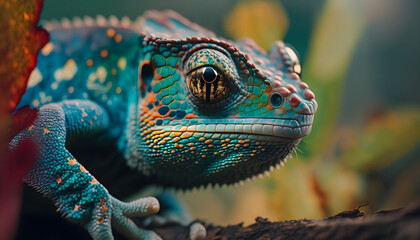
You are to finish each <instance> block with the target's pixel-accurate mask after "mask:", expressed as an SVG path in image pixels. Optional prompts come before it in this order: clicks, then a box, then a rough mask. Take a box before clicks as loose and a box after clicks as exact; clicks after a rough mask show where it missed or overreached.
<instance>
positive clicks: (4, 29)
mask: <svg viewBox="0 0 420 240" xmlns="http://www.w3.org/2000/svg"><path fill="white" fill-rule="evenodd" d="M41 6H42V1H41V0H38V1H27V0H15V1H1V2H0V30H1V33H2V41H0V54H1V56H2V57H1V58H0V76H1V79H0V88H1V89H3V94H2V95H1V98H2V100H1V101H0V109H1V111H2V113H3V114H5V113H9V114H10V113H11V112H12V111H13V110H14V109H15V107H16V106H17V104H18V103H19V100H20V97H21V95H22V94H23V92H24V91H25V88H26V82H27V79H28V76H29V74H30V73H31V71H32V69H33V68H34V67H35V62H36V57H37V55H38V51H39V49H40V48H41V47H42V46H43V45H44V44H45V43H46V42H47V41H48V34H47V32H46V31H45V30H44V29H42V28H40V27H38V26H37V23H38V19H39V13H40V10H41ZM5 111H6V112H5ZM0 116H4V115H0Z"/></svg>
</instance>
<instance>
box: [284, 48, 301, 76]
mask: <svg viewBox="0 0 420 240" xmlns="http://www.w3.org/2000/svg"><path fill="white" fill-rule="evenodd" d="M285 49H286V53H287V55H288V56H289V61H290V63H289V64H288V66H289V67H290V68H291V69H289V71H292V72H295V73H297V74H300V73H301V71H302V68H301V66H300V62H299V57H298V56H297V54H296V52H295V51H293V49H292V48H290V47H288V46H287V47H286V48H285Z"/></svg>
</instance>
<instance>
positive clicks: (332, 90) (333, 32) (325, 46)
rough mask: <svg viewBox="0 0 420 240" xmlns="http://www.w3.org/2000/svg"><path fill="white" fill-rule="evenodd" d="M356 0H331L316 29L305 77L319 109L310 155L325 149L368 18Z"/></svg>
mask: <svg viewBox="0 0 420 240" xmlns="http://www.w3.org/2000/svg"><path fill="white" fill-rule="evenodd" d="M357 3H358V1H353V0H329V1H328V2H327V5H326V7H325V9H324V11H323V13H322V14H321V16H320V19H319V22H318V24H317V26H316V28H315V29H314V34H313V38H312V41H311V45H310V50H309V54H308V59H307V60H306V63H305V64H304V65H303V66H304V70H303V72H304V73H305V76H304V80H305V81H307V82H308V83H309V85H310V86H311V89H312V90H313V91H314V92H315V95H316V100H317V102H318V105H319V107H318V110H317V113H316V114H315V120H314V124H313V128H312V132H311V134H310V135H309V137H308V138H307V139H306V141H307V142H308V145H307V146H308V147H307V148H308V151H305V154H307V155H311V157H316V156H317V157H318V158H319V157H320V156H321V155H322V154H323V153H325V150H326V148H327V147H328V144H329V143H330V142H331V141H330V138H331V136H332V134H333V131H334V128H335V126H336V120H337V117H338V113H339V110H340V99H341V92H342V87H343V83H344V82H345V80H346V78H345V77H346V73H347V70H348V68H349V65H350V63H351V59H352V57H353V53H354V50H355V48H356V44H357V43H358V41H359V39H360V38H361V36H362V33H363V30H364V28H365V20H364V17H363V15H362V12H361V11H360V7H358V5H357Z"/></svg>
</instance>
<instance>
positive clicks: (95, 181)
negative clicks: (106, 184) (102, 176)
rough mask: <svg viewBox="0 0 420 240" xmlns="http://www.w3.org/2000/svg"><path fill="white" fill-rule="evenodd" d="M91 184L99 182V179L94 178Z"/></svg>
mask: <svg viewBox="0 0 420 240" xmlns="http://www.w3.org/2000/svg"><path fill="white" fill-rule="evenodd" d="M89 183H90V184H98V183H99V182H98V180H96V178H93V179H92V180H91V181H90V182H89Z"/></svg>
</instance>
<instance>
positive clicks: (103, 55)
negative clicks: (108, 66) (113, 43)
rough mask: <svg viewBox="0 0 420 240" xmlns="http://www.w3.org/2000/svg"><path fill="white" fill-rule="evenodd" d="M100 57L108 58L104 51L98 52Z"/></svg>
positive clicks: (106, 52)
mask: <svg viewBox="0 0 420 240" xmlns="http://www.w3.org/2000/svg"><path fill="white" fill-rule="evenodd" d="M100 55H101V57H102V58H106V57H107V56H108V51H107V50H106V49H104V50H102V51H101V52H100Z"/></svg>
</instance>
